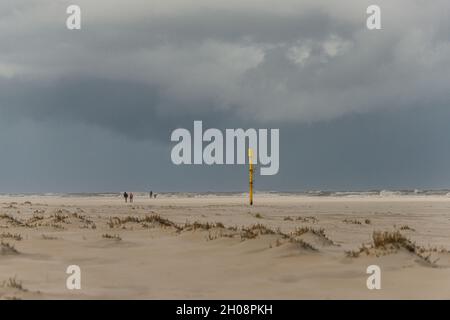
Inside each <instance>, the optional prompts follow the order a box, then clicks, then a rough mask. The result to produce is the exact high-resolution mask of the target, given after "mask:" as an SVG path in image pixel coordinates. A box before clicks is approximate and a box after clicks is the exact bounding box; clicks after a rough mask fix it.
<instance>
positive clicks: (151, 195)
mask: <svg viewBox="0 0 450 320" xmlns="http://www.w3.org/2000/svg"><path fill="white" fill-rule="evenodd" d="M151 198H153V191H150V199H151Z"/></svg>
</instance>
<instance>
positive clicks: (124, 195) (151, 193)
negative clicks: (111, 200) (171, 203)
mask: <svg viewBox="0 0 450 320" xmlns="http://www.w3.org/2000/svg"><path fill="white" fill-rule="evenodd" d="M148 195H149V197H150V199H152V198H156V193H153V191H150V192H149V194H148ZM123 197H124V199H125V202H128V198H130V203H131V202H133V198H134V195H133V192H130V193H128V192H126V191H125V192H124V193H123Z"/></svg>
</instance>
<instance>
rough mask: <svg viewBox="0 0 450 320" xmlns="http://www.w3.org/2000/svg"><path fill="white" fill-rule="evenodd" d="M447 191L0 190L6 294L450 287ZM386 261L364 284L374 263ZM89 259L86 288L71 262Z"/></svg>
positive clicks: (438, 290) (111, 295)
mask: <svg viewBox="0 0 450 320" xmlns="http://www.w3.org/2000/svg"><path fill="white" fill-rule="evenodd" d="M449 209H450V198H447V197H439V196H436V197H434V196H428V197H407V196H393V197H389V198H381V197H351V198H347V197H293V196H286V197H283V196H279V197H260V198H257V199H256V205H255V206H253V207H249V206H247V205H246V201H245V198H243V197H240V196H230V197H204V198H163V197H162V198H159V199H146V198H139V197H138V198H136V199H135V202H134V203H133V204H130V203H128V204H125V203H123V202H122V200H121V199H120V198H118V197H57V196H42V197H39V196H30V197H0V240H1V244H0V298H3V299H66V298H69V299H96V298H101V299H117V298H125V299H152V298H158V299H159V298H175V299H178V298H180V299H182V298H183V299H184V298H189V299H190V298H193V299H195V298H202V299H213V298H234V299H241V298H246V299H265V298H271V299H310V298H319V299H335V298H343V299H372V298H374V299H380V298H388V299H390V298H400V299H409V298H425V299H427V298H438V299H449V298H450V283H449V282H448V279H449V278H450V253H449V251H448V250H450V233H449V232H448V230H449V229H450V210H449ZM372 264H375V265H378V266H380V268H381V270H382V289H381V290H368V289H367V287H366V280H367V277H368V275H367V274H366V268H367V266H369V265H372ZM69 265H78V266H80V268H81V270H82V288H81V290H68V289H67V288H66V279H67V277H68V275H67V274H66V268H67V266H69Z"/></svg>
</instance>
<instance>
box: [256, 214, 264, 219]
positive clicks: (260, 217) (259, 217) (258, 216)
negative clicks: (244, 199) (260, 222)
mask: <svg viewBox="0 0 450 320" xmlns="http://www.w3.org/2000/svg"><path fill="white" fill-rule="evenodd" d="M255 218H257V219H262V218H263V216H262V215H261V214H260V213H257V214H255Z"/></svg>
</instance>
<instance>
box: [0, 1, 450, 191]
mask: <svg viewBox="0 0 450 320" xmlns="http://www.w3.org/2000/svg"><path fill="white" fill-rule="evenodd" d="M76 2H77V4H79V5H80V6H81V8H82V30H81V31H69V30H67V29H66V28H65V19H66V17H67V15H66V14H65V9H66V7H67V6H68V5H69V4H72V1H56V0H39V1H38V0H16V1H6V2H2V3H0V116H1V119H2V120H3V123H4V126H7V125H8V124H11V123H21V121H31V122H33V123H40V124H41V125H44V126H47V127H48V128H53V127H55V126H61V125H62V126H63V127H64V124H67V125H71V126H80V127H82V128H85V126H88V127H92V128H100V130H104V129H105V130H106V131H109V132H110V133H111V136H112V135H114V136H115V135H116V134H118V135H123V136H126V137H128V138H130V139H132V140H135V139H137V140H139V141H142V140H149V139H150V140H152V139H153V140H158V141H160V142H161V141H162V142H163V143H167V142H168V137H169V134H170V132H171V131H172V130H173V129H175V128H177V127H180V126H184V127H186V126H188V127H191V125H192V121H193V120H194V119H199V120H203V121H204V123H205V125H206V126H210V127H211V126H215V127H221V128H234V127H239V126H249V127H259V126H261V127H280V128H281V129H282V130H281V135H282V136H283V129H285V131H284V132H286V134H289V135H294V136H295V135H298V134H300V132H303V131H302V130H304V129H302V128H310V129H309V130H311V131H309V133H310V134H311V135H313V136H311V141H310V142H307V141H304V143H305V144H308V145H310V146H309V147H310V148H313V146H314V144H315V143H324V141H323V140H322V139H320V138H316V137H317V136H318V131H317V130H318V129H317V128H322V130H325V129H324V128H323V126H324V123H327V121H331V122H336V121H341V120H340V119H344V120H342V121H344V122H345V121H347V120H345V119H346V118H348V117H350V118H351V119H353V121H354V122H355V121H360V120H359V118H352V117H353V115H355V114H359V115H362V116H364V117H365V116H366V115H367V116H368V117H369V118H370V117H371V116H370V115H378V114H392V112H394V113H395V112H397V110H400V111H398V112H405V115H407V114H408V113H409V112H417V110H418V109H420V110H421V109H424V108H425V109H426V110H427V112H428V113H430V114H436V116H437V117H438V116H439V115H441V114H442V112H443V111H442V108H443V106H448V104H449V102H450V90H448V87H449V83H450V81H449V80H450V38H449V30H450V2H448V1H447V0H436V1H433V5H428V4H427V3H426V2H424V1H421V0H398V1H395V2H394V1H387V0H380V1H376V3H377V4H379V5H380V7H381V8H382V27H383V29H382V30H379V31H369V30H367V29H366V27H365V20H366V13H365V11H366V8H367V6H368V5H369V4H372V3H373V1H347V0H345V1H324V0H315V1H313V0H307V1H298V0H283V1H276V2H274V1H267V0H259V1H257V0H246V1H237V0H232V1H224V2H219V1H210V0H208V1H207V0H195V1H182V0H170V1H162V0H161V1H160V0H158V1H144V0H130V1H111V0H108V1H106V0H98V1H88V0H80V1H76ZM402 110H404V111H402ZM396 119H397V120H398V122H399V123H401V121H402V120H401V119H402V117H400V116H398V117H396ZM377 121H378V120H377ZM354 122H352V123H351V124H349V125H348V126H349V127H352V128H355V130H357V129H356V128H358V125H357V124H356V123H354ZM373 123H375V122H372V124H373ZM310 124H311V125H310ZM391 125H392V127H394V124H391ZM397 125H398V124H397ZM55 128H56V127H55ZM295 128H297V131H295ZM411 128H412V127H411ZM4 130H6V129H4ZM58 130H61V131H58ZM95 130H97V129H95ZM305 130H306V129H305ZM340 130H341V131H342V130H344V128H341V129H340ZM411 130H412V129H411ZM325 131H326V130H325ZM5 132H6V131H5ZM55 132H65V131H64V128H62V129H61V128H60V127H58V129H55ZM303 133H304V132H303ZM16 134H17V133H16ZM354 134H355V135H358V134H359V133H358V132H354ZM433 137H434V136H433ZM404 138H405V139H407V137H404ZM104 139H105V141H106V140H107V139H106V138H104ZM111 139H112V138H111ZM114 139H115V138H114ZM288 140H289V141H293V143H295V141H296V139H287V140H285V141H288ZM297 141H298V139H297ZM432 141H434V138H433V140H432ZM60 143H61V144H62V142H60ZM285 143H286V142H285ZM289 143H291V142H289ZM422 147H424V146H423V145H422ZM342 148H344V149H345V148H349V147H348V146H342ZM289 149H290V151H283V150H282V155H281V158H282V159H283V157H284V158H285V159H286V158H289V159H293V160H294V161H293V163H291V165H292V166H294V163H295V159H298V156H299V155H300V154H301V153H302V152H301V151H299V150H300V145H299V146H298V148H295V147H294V148H289ZM155 150H156V149H155ZM292 150H294V151H292ZM348 150H349V152H350V153H352V152H354V151H352V150H351V149H350V148H349V149H348ZM386 150H388V149H386ZM386 150H382V151H380V152H387V151H386ZM389 151H390V152H391V151H392V150H389ZM283 152H285V153H284V154H283ZM420 152H424V151H423V149H421V150H419V149H418V150H417V151H416V153H417V154H419V153H420ZM317 156H319V155H317ZM329 156H331V155H329ZM336 157H338V156H337V155H336ZM335 160H336V159H335ZM56 161H59V159H56V160H55V162H56ZM164 161H166V158H164ZM164 161H161V162H164ZM347 161H349V160H347ZM365 161H368V162H369V163H370V159H365ZM287 163H290V161H288V162H287ZM330 163H331V160H330ZM386 165H387V166H388V164H386ZM380 170H381V169H380ZM273 179H277V178H275V177H274V178H273ZM335 179H338V177H335ZM340 179H341V181H342V178H340ZM354 179H356V178H354ZM350 180H351V179H350ZM322 183H323V185H324V186H325V187H326V185H327V182H326V180H324V181H323V182H322ZM311 184H314V182H313V181H312V180H311ZM311 184H310V185H311ZM350 184H351V183H350ZM290 185H291V186H295V183H294V182H293V183H292V184H290ZM336 185H339V184H336ZM361 185H362V184H361ZM369 185H370V184H369ZM280 188H282V184H280Z"/></svg>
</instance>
